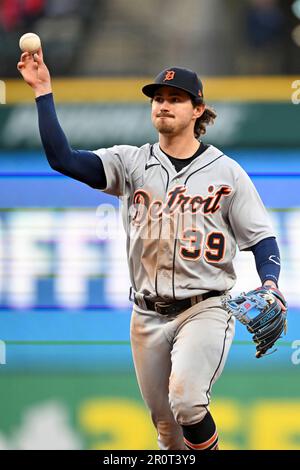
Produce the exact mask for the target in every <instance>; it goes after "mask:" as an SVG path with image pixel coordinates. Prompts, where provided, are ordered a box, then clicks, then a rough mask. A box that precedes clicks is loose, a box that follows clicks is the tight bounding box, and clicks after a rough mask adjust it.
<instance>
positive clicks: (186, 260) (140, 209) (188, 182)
mask: <svg viewBox="0 0 300 470" xmlns="http://www.w3.org/2000/svg"><path fill="white" fill-rule="evenodd" d="M95 153H96V154H98V155H99V156H100V158H101V160H102V162H103V165H104V169H105V173H106V178H107V188H106V189H105V190H104V191H105V192H107V193H108V194H113V195H115V196H118V197H122V199H123V204H122V215H123V221H124V226H125V230H126V233H127V254H128V263H129V270H130V276H131V282H132V286H133V288H134V290H135V291H136V292H140V293H143V294H146V295H149V296H150V297H152V298H153V300H157V299H164V300H175V299H182V298H185V297H190V296H193V295H200V294H202V293H203V292H206V291H209V290H219V291H221V290H228V289H231V288H232V287H233V285H234V282H235V279H236V276H235V272H234V268H233V258H234V256H235V252H236V246H237V245H238V247H239V249H240V250H244V249H246V248H249V247H250V246H252V245H254V244H256V243H258V242H259V241H260V240H262V239H264V238H266V237H269V236H274V233H273V230H272V228H271V225H270V222H269V219H268V214H267V212H266V210H265V207H264V205H263V203H262V201H261V199H260V197H259V195H258V193H257V191H256V189H255V187H254V185H253V184H252V182H251V180H250V178H249V177H248V175H247V174H246V173H245V171H244V170H243V169H242V168H241V167H240V165H239V164H238V163H237V162H235V161H234V160H232V159H231V158H229V157H227V156H225V155H224V154H223V153H222V152H221V151H220V150H218V149H217V148H216V147H214V146H212V145H210V146H209V147H208V148H207V149H206V150H205V151H204V152H203V153H202V154H201V155H199V157H198V158H196V159H195V160H193V161H192V162H191V163H190V164H189V165H188V166H186V167H185V168H183V169H182V170H181V171H180V172H178V173H177V172H176V170H175V168H174V167H173V165H172V163H171V161H170V160H169V158H168V157H167V156H166V155H165V154H164V153H163V152H162V151H161V150H160V147H159V145H158V144H154V145H153V146H152V145H150V144H146V145H144V146H143V147H140V148H138V147H133V146H125V145H121V146H114V147H112V148H109V149H99V150H96V151H95Z"/></svg>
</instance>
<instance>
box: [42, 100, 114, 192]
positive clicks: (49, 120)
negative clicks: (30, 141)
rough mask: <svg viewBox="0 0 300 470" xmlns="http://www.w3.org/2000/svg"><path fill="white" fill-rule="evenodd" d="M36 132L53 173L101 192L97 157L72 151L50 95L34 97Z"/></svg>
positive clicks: (101, 176)
mask: <svg viewBox="0 0 300 470" xmlns="http://www.w3.org/2000/svg"><path fill="white" fill-rule="evenodd" d="M36 104H37V111H38V122H39V130H40V135H41V140H42V144H43V147H44V150H45V153H46V157H47V160H48V162H49V164H50V166H51V168H53V170H56V171H59V172H60V173H62V174H64V175H66V176H70V177H71V178H74V179H76V180H78V181H81V182H82V183H86V184H88V185H89V186H91V187H92V188H96V189H105V188H106V186H107V182H106V176H105V171H104V167H103V164H102V161H101V158H100V157H99V156H98V155H96V154H95V153H93V152H91V151H88V150H73V149H72V148H71V147H70V145H69V143H68V140H67V138H66V136H65V134H64V132H63V130H62V128H61V126H60V124H59V122H58V118H57V115H56V111H55V106H54V100H53V95H52V93H48V94H47V95H42V96H39V97H38V98H36Z"/></svg>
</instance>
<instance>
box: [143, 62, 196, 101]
mask: <svg viewBox="0 0 300 470" xmlns="http://www.w3.org/2000/svg"><path fill="white" fill-rule="evenodd" d="M164 85H167V86H171V87H174V88H179V89H180V90H183V91H186V92H187V93H189V94H190V95H191V96H192V97H193V98H194V99H198V100H199V99H202V98H203V85H202V82H201V80H200V78H199V77H198V76H197V74H196V73H195V72H193V71H192V70H189V69H185V68H182V67H170V68H168V69H165V70H163V71H162V72H160V73H159V74H158V75H157V77H156V78H155V81H154V83H150V84H149V85H145V86H144V87H143V88H142V92H143V93H144V95H146V96H149V97H150V98H153V96H154V94H155V92H156V90H157V89H158V88H160V87H161V86H164Z"/></svg>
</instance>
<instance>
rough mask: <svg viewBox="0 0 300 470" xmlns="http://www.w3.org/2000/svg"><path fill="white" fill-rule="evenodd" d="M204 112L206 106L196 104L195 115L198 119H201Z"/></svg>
mask: <svg viewBox="0 0 300 470" xmlns="http://www.w3.org/2000/svg"><path fill="white" fill-rule="evenodd" d="M204 111H205V104H204V103H201V104H196V106H194V114H195V117H196V119H198V118H199V117H201V116H202V114H203V113H204Z"/></svg>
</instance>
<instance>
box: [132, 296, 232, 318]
mask: <svg viewBox="0 0 300 470" xmlns="http://www.w3.org/2000/svg"><path fill="white" fill-rule="evenodd" d="M224 292H225V291H217V290H211V291H209V292H205V294H202V295H196V296H194V297H190V298H188V299H182V300H177V301H176V302H172V303H165V302H152V301H151V300H149V299H147V297H144V298H143V301H144V302H145V304H146V306H147V309H148V310H152V311H154V312H157V313H160V314H161V315H176V314H179V313H181V312H183V311H184V310H187V309H188V308H190V307H192V306H193V305H195V304H197V303H199V302H202V301H203V300H206V299H209V298H210V297H217V296H219V295H223V294H224ZM133 301H134V303H135V304H136V305H138V306H140V307H141V302H139V301H138V300H137V299H136V297H135V296H134V299H133Z"/></svg>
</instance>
